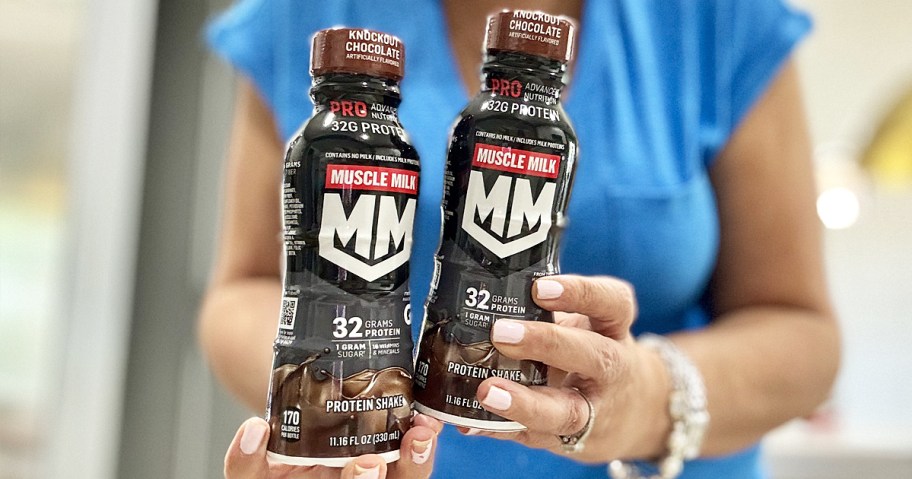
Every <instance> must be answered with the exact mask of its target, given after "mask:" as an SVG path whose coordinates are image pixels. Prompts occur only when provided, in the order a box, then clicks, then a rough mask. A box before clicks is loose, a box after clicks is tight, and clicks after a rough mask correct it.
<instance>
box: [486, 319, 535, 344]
mask: <svg viewBox="0 0 912 479" xmlns="http://www.w3.org/2000/svg"><path fill="white" fill-rule="evenodd" d="M524 334H526V328H525V326H523V325H522V324H520V323H519V322H518V321H510V320H509V319H499V320H497V321H495V322H494V327H493V328H491V340H493V341H494V342H495V343H508V344H516V343H518V342H520V341H522V338H523V335H524Z"/></svg>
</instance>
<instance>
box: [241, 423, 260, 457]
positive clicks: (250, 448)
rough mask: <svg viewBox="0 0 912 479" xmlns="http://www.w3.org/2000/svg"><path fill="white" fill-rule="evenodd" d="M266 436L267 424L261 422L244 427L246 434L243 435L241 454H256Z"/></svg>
mask: <svg viewBox="0 0 912 479" xmlns="http://www.w3.org/2000/svg"><path fill="white" fill-rule="evenodd" d="M265 436H266V425H265V424H263V423H262V422H259V421H257V422H253V423H250V424H247V425H246V426H244V433H243V434H241V452H243V453H244V454H247V455H248V456H249V455H251V454H253V453H255V452H256V451H257V449H259V448H260V443H261V442H263V438H264V437H265Z"/></svg>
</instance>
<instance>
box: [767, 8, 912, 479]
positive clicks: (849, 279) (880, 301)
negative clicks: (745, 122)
mask: <svg viewBox="0 0 912 479" xmlns="http://www.w3.org/2000/svg"><path fill="white" fill-rule="evenodd" d="M793 3H795V4H796V5H799V6H801V7H803V8H805V9H807V10H809V11H810V12H811V14H812V15H813V17H814V22H815V28H814V32H813V34H812V36H811V37H810V38H809V39H808V40H807V41H806V42H805V44H804V45H803V46H802V47H801V48H800V50H799V52H798V60H799V67H800V68H801V71H802V76H803V86H804V90H805V98H806V104H807V107H808V115H809V120H810V124H811V132H812V135H813V138H814V141H815V144H816V145H817V153H818V154H817V158H816V159H817V161H818V169H819V172H820V178H821V181H822V183H823V186H836V185H838V184H842V185H843V186H849V187H851V188H852V189H853V190H855V191H856V193H857V194H858V196H859V199H860V200H861V213H860V216H859V219H858V222H857V223H856V224H855V225H854V226H852V227H850V228H848V229H844V230H828V231H827V232H826V235H825V241H826V249H825V253H826V259H827V266H828V277H829V281H830V287H831V293H832V296H833V301H834V303H835V305H836V308H837V311H838V313H839V315H840V321H841V324H842V330H843V343H844V351H843V353H844V356H843V367H842V371H841V375H840V378H839V380H838V383H837V386H836V390H835V391H834V397H833V400H832V402H831V404H830V405H829V408H828V410H827V411H826V414H825V415H823V416H822V417H819V418H817V420H816V421H814V422H812V423H810V424H807V423H804V424H792V425H790V426H788V427H786V428H784V429H783V430H781V431H779V432H778V433H776V434H775V435H774V436H773V437H772V438H771V439H770V441H768V451H769V452H770V455H771V456H772V457H771V459H772V461H771V462H772V469H773V472H774V477H777V478H792V477H794V478H802V479H810V478H816V477H821V478H822V477H828V478H841V477H846V478H848V477H887V478H892V477H912V406H910V405H912V354H909V349H910V346H912V300H910V299H912V298H910V293H912V185H907V187H905V188H899V189H896V188H893V189H889V188H884V187H882V186H880V185H876V184H873V183H871V182H870V180H868V179H867V178H866V177H864V176H863V175H862V176H859V173H860V172H859V171H858V170H855V169H853V164H852V163H851V162H853V161H855V160H857V155H858V154H859V152H860V151H861V150H863V148H864V147H865V145H866V144H867V142H868V141H869V139H870V136H871V135H872V134H873V129H874V128H876V127H877V124H878V122H879V120H880V118H881V116H882V115H884V114H885V113H886V112H887V111H888V110H889V108H890V106H891V102H895V101H897V100H898V99H899V97H900V96H901V95H902V94H903V93H904V92H905V91H908V89H910V88H912V1H910V0H865V1H860V0H794V2H793Z"/></svg>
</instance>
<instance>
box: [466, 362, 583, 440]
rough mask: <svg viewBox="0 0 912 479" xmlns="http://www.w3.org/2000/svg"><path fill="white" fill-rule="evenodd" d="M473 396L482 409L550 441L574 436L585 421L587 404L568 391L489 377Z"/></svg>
mask: <svg viewBox="0 0 912 479" xmlns="http://www.w3.org/2000/svg"><path fill="white" fill-rule="evenodd" d="M477 397H478V401H479V402H480V403H481V405H482V406H483V407H484V408H485V409H486V410H488V411H490V412H493V413H495V414H497V415H499V416H503V417H505V418H507V419H510V420H513V421H516V422H518V423H520V424H522V425H523V426H526V428H528V429H529V431H530V432H539V433H546V434H547V435H549V436H551V438H553V437H554V436H555V435H558V434H564V435H567V434H574V433H577V432H579V431H581V430H582V429H583V427H585V426H586V423H587V422H588V421H589V413H590V411H589V403H588V402H586V400H585V399H583V397H582V395H581V394H580V393H579V392H578V391H575V390H573V389H571V388H552V387H548V386H532V387H526V386H522V385H520V384H517V383H515V382H512V381H508V380H505V379H503V378H489V379H487V380H485V381H484V382H482V383H481V385H480V386H479V387H478V395H477ZM549 441H550V439H549ZM553 446H554V444H548V445H547V446H546V447H553Z"/></svg>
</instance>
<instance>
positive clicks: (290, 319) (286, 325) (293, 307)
mask: <svg viewBox="0 0 912 479" xmlns="http://www.w3.org/2000/svg"><path fill="white" fill-rule="evenodd" d="M297 312H298V298H282V316H281V317H280V318H279V329H294V323H295V316H296V313H297Z"/></svg>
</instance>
